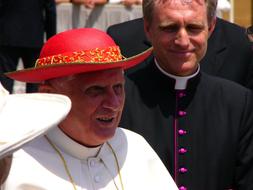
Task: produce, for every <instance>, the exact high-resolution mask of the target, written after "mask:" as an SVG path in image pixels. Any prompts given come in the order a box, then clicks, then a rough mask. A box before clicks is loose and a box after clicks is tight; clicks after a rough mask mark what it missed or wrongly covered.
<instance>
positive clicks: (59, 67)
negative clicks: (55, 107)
mask: <svg viewBox="0 0 253 190" xmlns="http://www.w3.org/2000/svg"><path fill="white" fill-rule="evenodd" d="M152 50H153V48H152V47H151V48H149V49H147V50H146V51H144V52H142V53H140V54H138V55H135V56H133V57H130V58H126V59H123V60H121V61H117V62H110V63H68V64H64V63H62V64H54V65H47V66H43V67H35V68H30V69H24V70H19V71H15V72H9V73H6V75H7V76H8V77H10V78H12V79H14V80H18V81H23V82H29V83H40V82H42V81H45V80H48V79H53V78H58V77H64V76H68V75H73V74H78V73H85V72H92V71H100V70H107V69H113V68H123V69H128V68H130V67H133V66H135V65H136V64H138V63H141V62H142V61H144V60H145V59H146V58H147V57H148V56H149V55H150V54H151V53H152Z"/></svg>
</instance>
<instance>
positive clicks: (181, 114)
mask: <svg viewBox="0 0 253 190" xmlns="http://www.w3.org/2000/svg"><path fill="white" fill-rule="evenodd" d="M178 115H179V116H185V115H186V112H185V111H179V112H178Z"/></svg>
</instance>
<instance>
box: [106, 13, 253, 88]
mask: <svg viewBox="0 0 253 190" xmlns="http://www.w3.org/2000/svg"><path fill="white" fill-rule="evenodd" d="M130 28H131V30H130ZM107 33H108V34H109V35H110V36H111V37H112V38H113V39H114V40H115V42H116V43H117V44H118V45H119V46H120V48H121V51H122V54H123V55H124V56H126V57H130V56H133V55H136V53H140V52H142V51H144V50H146V49H148V48H149V47H150V46H151V43H150V42H149V41H148V39H147V38H146V35H145V32H144V28H143V19H142V18H138V19H134V20H131V21H127V22H124V23H120V24H116V25H112V26H110V27H109V28H108V30H107ZM200 62H201V64H200V65H201V66H200V68H201V70H202V71H205V72H206V73H208V74H211V75H215V76H219V77H222V78H226V79H229V80H232V81H235V82H237V83H239V84H241V85H243V86H246V87H249V88H251V89H253V52H252V48H251V44H250V43H249V42H248V39H247V37H246V35H245V29H244V28H243V27H240V26H238V25H236V24H234V23H230V22H228V21H226V20H224V19H221V18H217V21H216V25H215V29H214V31H213V33H212V34H211V36H210V38H209V39H208V48H207V53H206V55H205V57H204V58H203V59H202V60H201V61H200Z"/></svg>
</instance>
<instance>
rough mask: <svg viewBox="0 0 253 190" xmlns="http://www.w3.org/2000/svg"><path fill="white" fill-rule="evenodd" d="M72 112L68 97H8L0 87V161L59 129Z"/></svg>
mask: <svg viewBox="0 0 253 190" xmlns="http://www.w3.org/2000/svg"><path fill="white" fill-rule="evenodd" d="M70 108H71V101H70V99H69V98H68V97H67V96H64V95H57V94H47V93H31V94H9V92H8V91H7V90H5V89H4V88H3V87H2V85H1V83H0V159H1V158H2V157H4V156H6V155H8V154H10V153H12V152H13V151H15V150H16V149H18V148H20V147H21V146H22V145H24V144H25V143H27V142H29V141H31V140H33V139H34V138H36V137H38V136H40V135H42V134H44V133H45V132H46V131H47V130H49V129H51V128H52V127H54V126H56V125H57V124H58V123H59V122H60V121H61V120H62V119H64V118H65V116H66V115H67V114H68V112H69V111H70Z"/></svg>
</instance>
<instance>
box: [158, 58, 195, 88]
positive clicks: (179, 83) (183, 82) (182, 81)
mask: <svg viewBox="0 0 253 190" xmlns="http://www.w3.org/2000/svg"><path fill="white" fill-rule="evenodd" d="M155 65H156V67H157V68H158V69H159V70H160V71H161V72H162V73H163V74H164V75H166V76H168V77H170V78H173V79H174V80H175V87H174V89H175V90H184V89H186V87H187V82H188V80H189V79H191V78H193V77H195V76H196V75H197V74H198V73H199V71H200V66H199V64H198V69H197V71H196V72H195V73H193V74H192V75H189V76H185V77H181V76H176V75H172V74H170V73H168V72H166V71H165V70H164V69H162V68H161V67H160V66H159V64H158V62H157V60H156V59H155Z"/></svg>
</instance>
